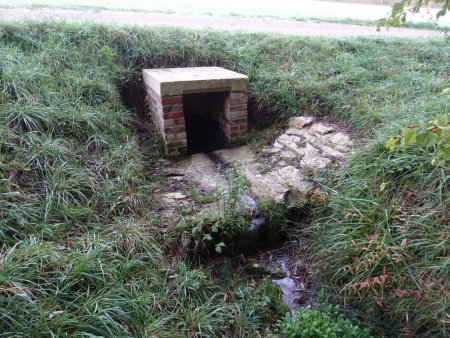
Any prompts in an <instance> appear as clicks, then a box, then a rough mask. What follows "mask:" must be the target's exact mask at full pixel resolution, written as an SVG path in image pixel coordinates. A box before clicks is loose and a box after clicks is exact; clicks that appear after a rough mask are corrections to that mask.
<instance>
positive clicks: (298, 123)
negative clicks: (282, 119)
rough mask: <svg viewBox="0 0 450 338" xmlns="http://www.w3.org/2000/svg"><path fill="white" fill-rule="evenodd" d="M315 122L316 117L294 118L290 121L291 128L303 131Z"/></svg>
mask: <svg viewBox="0 0 450 338" xmlns="http://www.w3.org/2000/svg"><path fill="white" fill-rule="evenodd" d="M313 122H314V117H312V116H299V117H292V118H291V119H290V120H289V127H291V128H297V129H302V128H303V127H306V126H309V125H311V124H312V123H313Z"/></svg>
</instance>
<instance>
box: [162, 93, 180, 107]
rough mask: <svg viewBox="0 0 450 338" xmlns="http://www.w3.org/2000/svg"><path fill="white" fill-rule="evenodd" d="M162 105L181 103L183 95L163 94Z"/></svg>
mask: <svg viewBox="0 0 450 338" xmlns="http://www.w3.org/2000/svg"><path fill="white" fill-rule="evenodd" d="M162 104H163V105H174V104H183V96H181V95H177V96H164V97H162Z"/></svg>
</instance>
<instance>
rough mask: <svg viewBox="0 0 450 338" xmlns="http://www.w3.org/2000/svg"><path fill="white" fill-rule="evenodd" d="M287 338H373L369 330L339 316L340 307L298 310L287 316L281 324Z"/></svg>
mask: <svg viewBox="0 0 450 338" xmlns="http://www.w3.org/2000/svg"><path fill="white" fill-rule="evenodd" d="M279 327H280V329H281V332H282V333H283V336H284V337H286V338H322V337H327V338H371V337H373V336H372V335H371V333H370V330H369V329H362V328H360V327H358V326H356V325H354V324H353V323H352V322H351V321H350V320H349V319H347V318H345V317H344V316H343V315H342V314H339V308H338V307H332V306H325V307H323V308H321V309H320V310H305V309H301V310H298V311H297V312H296V313H295V315H294V316H291V315H289V314H287V315H286V316H285V317H284V319H283V320H282V321H281V322H280V323H279Z"/></svg>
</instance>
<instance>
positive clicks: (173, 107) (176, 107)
mask: <svg viewBox="0 0 450 338" xmlns="http://www.w3.org/2000/svg"><path fill="white" fill-rule="evenodd" d="M163 111H164V113H172V112H180V111H181V112H182V111H183V105H182V104H168V105H164V106H163Z"/></svg>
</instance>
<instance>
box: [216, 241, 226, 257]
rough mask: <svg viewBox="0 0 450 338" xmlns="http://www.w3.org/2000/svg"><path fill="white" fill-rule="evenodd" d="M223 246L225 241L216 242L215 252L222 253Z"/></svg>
mask: <svg viewBox="0 0 450 338" xmlns="http://www.w3.org/2000/svg"><path fill="white" fill-rule="evenodd" d="M224 246H225V243H224V242H220V243H218V244H216V252H217V253H219V254H220V253H222V248H223V247H224Z"/></svg>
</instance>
